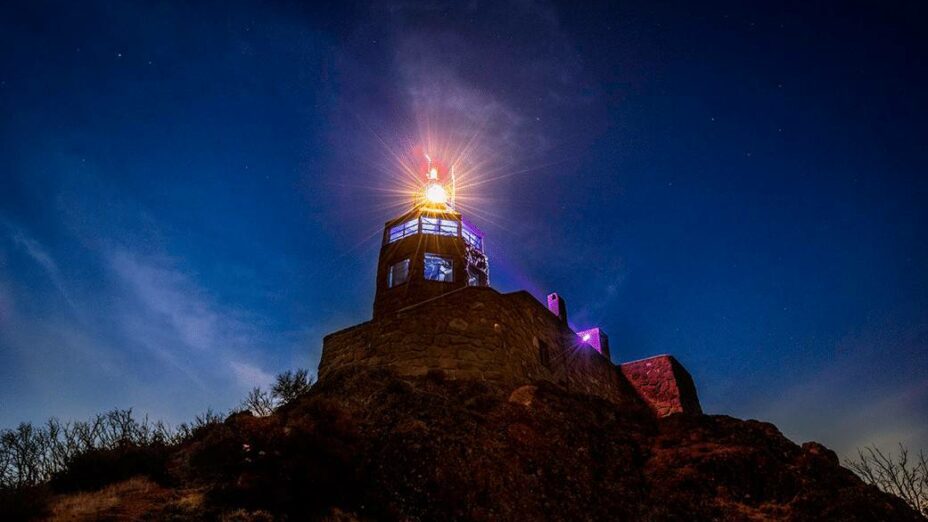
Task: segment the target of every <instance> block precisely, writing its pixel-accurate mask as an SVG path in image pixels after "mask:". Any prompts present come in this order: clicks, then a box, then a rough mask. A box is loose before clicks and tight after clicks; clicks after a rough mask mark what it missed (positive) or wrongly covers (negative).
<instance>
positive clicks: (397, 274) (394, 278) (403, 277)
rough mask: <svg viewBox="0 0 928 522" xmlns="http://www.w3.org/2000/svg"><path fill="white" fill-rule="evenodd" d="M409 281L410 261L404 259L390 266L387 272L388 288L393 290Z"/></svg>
mask: <svg viewBox="0 0 928 522" xmlns="http://www.w3.org/2000/svg"><path fill="white" fill-rule="evenodd" d="M408 280H409V260H408V259H404V260H402V261H400V262H399V263H394V264H392V265H390V269H389V270H387V288H393V287H394V286H396V285H401V284H403V283H405V282H406V281H408Z"/></svg>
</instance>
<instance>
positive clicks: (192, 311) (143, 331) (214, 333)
mask: <svg viewBox="0 0 928 522" xmlns="http://www.w3.org/2000/svg"><path fill="white" fill-rule="evenodd" d="M107 257H108V261H109V265H110V266H111V267H112V269H113V271H114V272H115V274H117V276H118V277H119V279H120V281H121V282H122V284H123V285H124V286H125V287H126V288H127V290H128V293H127V297H126V300H127V301H128V303H127V305H128V308H127V309H126V312H125V313H124V314H123V317H122V324H123V327H124V328H125V330H126V331H127V333H128V335H130V336H131V337H133V338H139V339H146V340H147V341H146V342H145V345H146V346H147V347H148V349H149V350H151V351H152V352H153V353H155V354H157V355H158V356H159V357H161V358H162V359H164V360H166V361H169V362H170V363H171V364H173V365H175V366H177V367H178V368H181V369H182V370H183V371H184V372H185V373H186V374H188V375H189V376H191V377H195V376H199V377H200V378H196V380H197V381H201V378H202V377H203V376H204V375H209V374H213V375H212V376H213V377H214V378H215V377H217V375H216V372H217V371H218V372H220V374H219V375H218V376H221V372H223V371H224V370H225V371H228V370H230V369H231V375H232V376H234V377H235V381H236V384H237V385H238V386H239V387H242V388H247V387H251V386H254V385H255V384H265V383H267V382H269V381H270V379H271V377H270V374H269V373H267V372H266V371H264V370H262V369H261V368H260V367H259V365H258V364H257V363H255V362H254V361H247V360H245V359H244V358H247V357H249V356H250V355H253V354H256V353H260V349H261V347H262V346H264V345H266V344H267V335H266V334H264V333H263V332H261V331H260V330H259V329H258V328H256V327H255V326H253V325H252V324H251V323H250V322H249V321H247V320H245V319H243V318H242V316H244V315H247V314H245V313H244V312H242V311H239V310H234V309H231V308H229V307H227V306H222V305H220V304H218V303H217V302H216V301H215V300H214V299H211V298H210V296H209V295H208V293H207V292H206V291H204V290H203V289H202V288H200V287H199V286H198V285H197V283H196V282H195V281H194V280H193V279H192V278H191V277H189V276H187V275H185V274H184V273H183V272H182V271H181V270H178V269H177V268H174V267H171V266H170V263H169V261H168V260H167V259H152V258H142V257H139V256H137V255H135V254H133V253H131V252H129V251H128V250H125V249H115V250H113V251H112V252H110V253H109V254H108V256H107ZM153 330H155V332H153ZM153 336H154V338H153ZM217 362H225V363H226V364H228V366H226V364H220V365H218V366H217V365H216V363H217Z"/></svg>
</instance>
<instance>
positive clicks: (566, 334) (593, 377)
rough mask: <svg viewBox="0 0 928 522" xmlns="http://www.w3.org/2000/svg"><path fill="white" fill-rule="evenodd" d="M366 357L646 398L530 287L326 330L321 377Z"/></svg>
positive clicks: (513, 382)
mask: <svg viewBox="0 0 928 522" xmlns="http://www.w3.org/2000/svg"><path fill="white" fill-rule="evenodd" d="M544 352H546V356H545V353H544ZM359 364H360V365H365V366H374V367H385V368H389V369H392V370H393V371H395V372H397V373H398V374H399V375H408V376H415V375H424V374H426V373H427V372H428V371H429V370H432V369H439V370H442V371H443V372H444V373H445V374H446V375H447V376H448V377H449V378H452V379H481V380H487V381H493V382H497V383H500V384H505V385H509V386H513V387H515V386H521V385H523V384H529V383H531V382H533V381H536V380H547V381H551V382H554V383H558V384H560V385H562V386H565V387H566V388H568V389H570V390H574V391H580V392H583V393H587V394H590V395H595V396H599V397H602V398H604V399H607V400H609V401H611V402H613V403H615V404H618V405H623V404H626V403H629V402H634V403H636V404H641V399H640V398H639V397H638V394H637V393H636V392H635V390H634V389H633V387H632V386H631V385H630V384H629V382H628V381H627V380H626V378H625V376H623V374H622V372H620V371H618V369H617V367H616V366H614V365H613V364H612V363H611V362H609V361H608V360H607V359H606V358H605V357H603V356H602V355H600V354H599V353H597V352H596V350H595V349H593V348H592V347H590V346H588V345H586V344H583V343H580V342H579V339H578V338H577V335H576V334H575V333H574V332H573V331H572V330H570V329H569V328H568V327H567V326H565V325H563V324H562V323H561V322H560V321H559V320H558V318H557V317H556V316H555V315H554V314H552V313H551V312H549V311H548V309H547V308H545V307H544V306H543V305H542V304H541V303H539V302H538V301H536V300H535V298H533V297H532V296H531V295H530V294H528V293H527V292H514V293H510V294H500V293H499V292H497V291H496V290H494V289H492V288H486V287H466V288H462V289H460V290H456V291H453V292H451V293H448V294H445V295H443V296H441V297H438V298H435V299H432V300H429V301H425V302H421V303H418V304H416V305H413V306H410V307H407V308H404V309H402V310H400V311H398V312H396V313H392V314H387V315H385V316H383V317H380V318H378V319H377V320H375V321H370V322H367V323H362V324H360V325H358V326H355V327H352V328H348V329H346V330H341V331H339V332H335V333H333V334H330V335H328V336H326V337H325V339H324V340H323V353H322V360H321V361H320V363H319V379H320V380H324V379H325V378H326V377H327V376H328V375H330V374H333V373H335V372H339V371H342V370H347V369H350V368H351V367H353V366H355V365H359ZM684 372H685V371H684Z"/></svg>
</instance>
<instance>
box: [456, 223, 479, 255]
mask: <svg viewBox="0 0 928 522" xmlns="http://www.w3.org/2000/svg"><path fill="white" fill-rule="evenodd" d="M461 237H463V238H464V241H466V242H467V244H468V245H470V246H472V247H474V248H476V249H477V250H483V241H482V240H481V239H480V236H478V235H477V234H476V233H474V232H473V231H472V230H470V229H469V228H468V227H467V225H464V227H463V228H462V229H461Z"/></svg>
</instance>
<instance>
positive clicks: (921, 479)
mask: <svg viewBox="0 0 928 522" xmlns="http://www.w3.org/2000/svg"><path fill="white" fill-rule="evenodd" d="M857 456H858V458H857V460H849V459H848V460H845V464H846V465H847V467H848V468H850V469H851V470H852V471H853V472H854V473H856V474H857V475H858V476H860V478H861V479H863V481H864V482H866V483H868V484H873V485H874V486H876V487H878V488H880V489H882V490H883V491H886V492H887V493H892V494H893V495H896V496H897V497H900V498H901V499H903V500H905V501H906V502H908V504H909V505H910V506H912V507H913V508H915V509H916V510H918V511H919V512H920V513H922V514H923V515H926V516H928V456H926V455H925V453H924V452H923V451H920V452H919V453H918V458H917V459H911V460H910V458H909V450H908V448H906V447H905V446H904V445H902V444H899V452H898V453H897V454H896V455H893V454H892V453H884V452H883V451H881V450H880V449H879V448H877V447H875V446H869V447H865V448H864V449H863V450H861V449H858V450H857Z"/></svg>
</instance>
